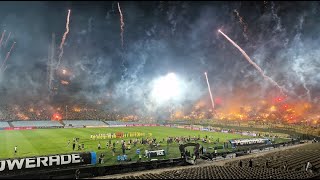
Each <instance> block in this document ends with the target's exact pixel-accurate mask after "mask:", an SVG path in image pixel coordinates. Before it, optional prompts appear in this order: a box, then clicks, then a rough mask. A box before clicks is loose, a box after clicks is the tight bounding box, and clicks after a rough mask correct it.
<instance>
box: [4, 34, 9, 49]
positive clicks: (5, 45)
mask: <svg viewBox="0 0 320 180" xmlns="http://www.w3.org/2000/svg"><path fill="white" fill-rule="evenodd" d="M10 36H11V32H9V35H8V37H7V39H6V42H5V43H4V47H7V43H8V40H9V38H10Z"/></svg>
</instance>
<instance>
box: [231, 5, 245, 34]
mask: <svg viewBox="0 0 320 180" xmlns="http://www.w3.org/2000/svg"><path fill="white" fill-rule="evenodd" d="M233 12H235V13H236V14H237V17H238V18H239V22H240V24H241V25H242V26H243V36H244V37H245V38H246V40H248V35H247V31H248V24H247V23H245V22H244V20H243V18H242V17H241V16H240V15H239V12H238V11H237V10H236V9H235V10H233Z"/></svg>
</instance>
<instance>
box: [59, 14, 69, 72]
mask: <svg viewBox="0 0 320 180" xmlns="http://www.w3.org/2000/svg"><path fill="white" fill-rule="evenodd" d="M70 13H71V10H70V9H69V10H68V16H67V23H66V31H65V32H64V34H63V37H62V40H61V44H60V47H59V48H60V54H59V61H58V64H57V67H58V66H59V65H60V62H61V58H62V56H63V46H64V42H65V40H66V38H67V34H68V33H69V22H70Z"/></svg>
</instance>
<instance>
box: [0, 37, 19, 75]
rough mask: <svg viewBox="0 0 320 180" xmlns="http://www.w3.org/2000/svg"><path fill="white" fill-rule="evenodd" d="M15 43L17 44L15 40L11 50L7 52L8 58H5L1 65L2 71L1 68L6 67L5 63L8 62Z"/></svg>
mask: <svg viewBox="0 0 320 180" xmlns="http://www.w3.org/2000/svg"><path fill="white" fill-rule="evenodd" d="M15 44H16V42H13V44H12V46H11V48H10V50H9V51H8V52H7V55H6V58H5V59H4V61H3V63H2V65H1V67H0V71H1V69H2V68H3V67H4V65H5V64H6V62H7V60H8V58H9V56H10V53H11V51H12V49H13V47H14V45H15Z"/></svg>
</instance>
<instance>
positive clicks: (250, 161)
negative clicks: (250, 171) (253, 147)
mask: <svg viewBox="0 0 320 180" xmlns="http://www.w3.org/2000/svg"><path fill="white" fill-rule="evenodd" d="M252 165H253V162H252V159H250V160H249V167H252Z"/></svg>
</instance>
